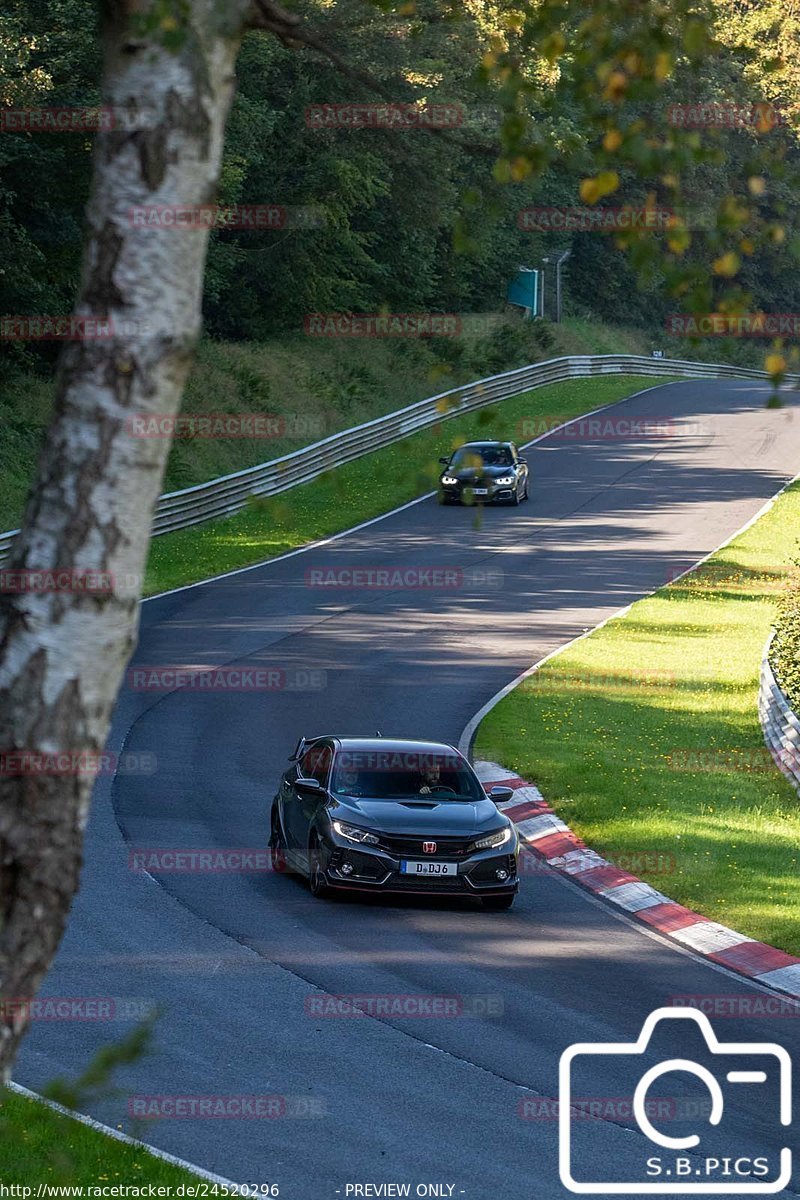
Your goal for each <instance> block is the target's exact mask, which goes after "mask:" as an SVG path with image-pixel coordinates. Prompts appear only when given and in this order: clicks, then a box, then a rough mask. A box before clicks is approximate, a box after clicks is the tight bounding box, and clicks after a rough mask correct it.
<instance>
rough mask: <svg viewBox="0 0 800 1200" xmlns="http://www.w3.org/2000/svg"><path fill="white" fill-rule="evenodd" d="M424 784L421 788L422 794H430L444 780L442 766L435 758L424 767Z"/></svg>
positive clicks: (420, 792)
mask: <svg viewBox="0 0 800 1200" xmlns="http://www.w3.org/2000/svg"><path fill="white" fill-rule="evenodd" d="M421 774H422V786H421V787H420V789H419V794H420V796H429V795H430V794H431V792H432V791H433V790H434V789H435V788H436V787H438V786H439V785H440V784H441V782H442V768H441V766H440V764H439V763H438V762H436V761H435V760H434V762H432V763H426V764H425V766H424V767H423V768H422V772H421Z"/></svg>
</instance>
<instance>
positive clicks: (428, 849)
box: [422, 842, 436, 854]
mask: <svg viewBox="0 0 800 1200" xmlns="http://www.w3.org/2000/svg"><path fill="white" fill-rule="evenodd" d="M422 849H423V851H424V853H425V854H435V853H436V842H423V843H422Z"/></svg>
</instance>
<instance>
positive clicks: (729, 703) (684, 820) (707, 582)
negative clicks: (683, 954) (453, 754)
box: [475, 485, 800, 954]
mask: <svg viewBox="0 0 800 1200" xmlns="http://www.w3.org/2000/svg"><path fill="white" fill-rule="evenodd" d="M798 537H800V485H794V486H793V487H792V488H790V489H789V490H788V491H786V492H785V493H784V494H783V495H782V496H781V497H780V498H779V499H778V500H777V502H776V503H775V504H774V505H773V507H772V508H771V509H770V511H769V512H767V513H766V514H765V515H764V516H763V517H762V518H761V519H760V520H759V521H758V522H757V523H756V524H755V525H753V526H751V528H750V529H748V530H747V531H746V532H745V533H743V534H742V535H740V537H738V538H737V539H736V540H735V541H734V542H733V543H731V544H730V545H729V546H727V547H726V548H724V549H723V550H721V551H720V552H719V553H718V554H716V555H714V556H713V558H712V559H710V560H709V561H708V562H707V563H706V564H704V565H703V566H702V567H700V568H699V569H698V570H697V571H695V572H693V573H692V574H691V575H689V576H687V577H686V578H684V579H683V580H680V581H678V582H676V583H674V584H671V585H670V586H668V587H665V588H662V589H661V590H660V591H658V592H657V593H656V594H655V595H654V596H652V597H650V598H648V599H645V600H641V601H639V602H638V603H636V604H634V605H633V607H632V608H631V610H630V611H629V612H628V613H627V614H626V615H625V616H622V617H619V618H617V619H615V620H613V621H611V622H610V623H609V624H608V625H606V626H604V627H603V628H602V629H600V630H598V631H597V632H596V633H594V634H591V635H590V636H589V637H587V638H584V639H583V640H582V641H580V642H577V643H576V644H575V645H573V646H571V647H570V648H569V649H567V650H565V651H564V652H563V653H561V654H559V655H558V656H557V657H556V658H554V659H552V660H551V661H550V662H549V663H548V664H547V665H546V666H544V667H543V668H542V669H541V670H540V671H539V672H535V673H534V674H533V675H532V676H531V677H530V678H529V679H528V680H527V681H526V682H525V683H524V684H523V685H522V686H520V687H519V688H517V689H516V691H515V692H513V693H512V694H511V695H509V696H508V697H507V698H506V699H505V700H503V701H502V702H501V703H500V704H499V705H498V706H497V707H496V708H495V709H494V710H493V711H492V712H491V713H490V714H489V715H488V716H487V718H486V719H485V720H484V721H483V723H482V724H481V726H480V729H479V731H478V738H477V743H476V747H475V756H476V757H480V756H481V749H482V747H483V748H484V752H486V751H488V748H489V747H491V748H492V751H493V756H494V757H497V755H498V753H499V754H500V755H502V758H501V761H502V762H503V763H504V765H506V766H508V767H511V768H512V769H513V770H515V771H518V772H519V773H520V774H521V775H523V776H525V777H526V778H528V779H531V780H534V781H535V782H536V783H537V784H538V785H539V787H540V788H541V789H542V791H543V793H544V795H545V797H546V798H547V800H548V802H549V803H550V804H551V805H552V806H553V808H554V809H555V810H556V811H557V812H558V814H559V815H560V816H561V817H562V818H563V819H564V820H565V821H566V822H567V823H568V824H569V825H570V826H571V828H572V829H573V830H575V832H576V833H578V834H579V835H580V836H581V837H583V838H584V839H585V840H586V842H587V843H588V844H589V845H590V846H591V847H592V848H593V849H596V850H598V851H600V852H601V853H603V854H604V855H605V856H606V857H607V858H609V859H611V860H612V861H617V862H619V863H620V865H628V864H631V863H634V864H642V865H640V866H639V869H637V866H636V865H633V866H631V867H630V869H631V870H632V871H633V873H634V874H638V875H641V876H642V877H643V878H646V879H647V880H648V882H649V883H651V884H652V885H653V886H654V887H656V888H657V889H658V890H659V891H662V892H664V893H665V894H666V895H668V896H669V897H670V898H671V899H673V900H677V901H679V902H680V903H682V904H686V905H688V906H689V907H690V908H693V909H695V910H697V911H698V912H701V913H703V914H705V915H706V916H708V917H712V918H714V919H715V920H718V921H721V922H723V923H724V924H726V925H730V926H732V927H733V928H734V929H736V930H738V931H740V932H741V933H743V934H747V935H749V936H751V937H753V938H756V939H758V940H762V941H765V942H768V943H770V944H772V945H774V946H778V947H780V948H781V949H783V950H786V951H788V952H790V953H793V954H800V922H799V921H798V915H800V798H798V796H797V794H796V793H795V792H794V791H793V789H792V788H791V787H790V785H789V784H788V782H787V781H786V780H785V779H784V777H783V776H782V775H781V773H780V772H779V771H778V770H777V768H776V767H775V766H774V764H773V763H772V761H771V759H770V757H769V754H768V751H767V749H766V747H765V745H764V741H763V738H762V735H761V727H760V724H759V720H758V712H757V707H756V698H757V691H758V673H759V664H760V660H761V655H762V651H763V649H764V644H765V642H766V639H767V637H768V635H769V631H770V627H771V623H772V621H773V619H774V614H775V609H776V601H777V598H778V593H779V590H780V588H781V586H782V584H783V580H784V578H785V576H786V573H787V571H788V569H789V567H790V563H791V560H792V558H793V557H795V556H796V554H797V543H798ZM644 855H652V856H655V857H653V858H651V859H649V860H647V859H646V858H643V856H644ZM650 864H653V865H655V866H656V870H654V871H652V870H651V871H648V870H647V869H645V868H646V867H647V866H648V865H650Z"/></svg>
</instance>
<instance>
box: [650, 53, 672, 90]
mask: <svg viewBox="0 0 800 1200" xmlns="http://www.w3.org/2000/svg"><path fill="white" fill-rule="evenodd" d="M671 74H672V55H671V54H670V53H669V51H667V50H662V51H661V53H660V54H657V55H656V61H655V63H654V65H653V75H654V76H655V79H656V82H657V83H663V82H664V80H665V79H666V78H667V77H668V76H669V75H671Z"/></svg>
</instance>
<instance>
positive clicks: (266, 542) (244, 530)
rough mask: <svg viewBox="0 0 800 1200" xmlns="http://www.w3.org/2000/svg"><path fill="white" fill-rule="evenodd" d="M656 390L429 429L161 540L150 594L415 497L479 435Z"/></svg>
mask: <svg viewBox="0 0 800 1200" xmlns="http://www.w3.org/2000/svg"><path fill="white" fill-rule="evenodd" d="M663 382H665V383H666V382H669V380H664V381H663ZM652 386H654V383H653V380H652V379H651V378H647V377H639V376H631V375H627V376H620V375H617V376H613V377H610V376H609V377H600V378H596V379H574V380H569V381H567V382H565V383H554V384H550V385H548V386H547V387H542V388H536V389H534V390H533V391H531V392H526V393H524V394H523V395H521V396H516V397H514V398H513V399H510V400H504V401H502V402H501V403H499V404H493V405H491V406H489V407H488V408H485V409H481V410H480V411H478V412H475V413H471V414H468V415H466V416H463V417H454V418H452V420H449V421H446V422H443V423H442V424H441V425H435V426H432V427H431V428H430V429H425V430H422V431H420V432H419V433H415V434H413V435H412V436H411V437H408V438H404V439H403V441H401V442H397V443H395V444H394V445H393V446H387V447H386V449H385V450H378V451H376V452H375V453H374V454H369V455H366V456H365V457H364V458H360V459H357V460H356V461H355V462H351V463H345V464H344V465H343V466H341V467H338V468H337V469H336V470H335V471H330V472H328V473H327V474H326V475H324V476H321V477H320V478H319V479H315V480H313V481H312V482H311V483H308V484H303V485H302V486H300V487H296V488H292V490H291V491H289V492H286V493H284V494H283V495H279V496H276V497H274V498H272V499H270V500H265V501H259V502H256V503H254V504H253V505H252V506H251V507H250V508H248V509H245V510H243V511H242V512H241V513H237V514H236V516H234V517H230V518H228V519H227V520H224V521H215V522H210V523H209V524H207V525H198V526H195V527H194V528H191V529H185V530H181V531H179V532H177V533H168V534H164V535H163V536H162V537H158V538H154V539H153V542H152V544H151V547H150V558H149V562H148V567H147V576H146V579H145V588H144V591H145V594H146V595H151V594H152V593H154V592H161V591H165V590H167V589H168V588H174V587H179V586H181V584H185V583H193V582H195V581H196V580H198V579H207V578H208V577H209V576H211V575H216V574H219V573H220V572H223V571H230V570H233V569H234V568H235V567H242V566H246V565H247V564H249V563H254V562H260V561H261V560H263V559H266V558H271V557H273V556H274V555H276V554H283V553H285V552H286V551H287V550H294V549H296V548H297V547H298V546H303V545H306V544H307V543H308V542H312V541H315V540H316V539H317V538H322V537H327V536H329V535H330V534H332V533H336V532H338V531H339V530H342V529H347V528H348V527H349V526H351V525H356V524H358V523H359V522H360V521H367V520H369V519H370V517H376V516H379V515H380V514H381V513H384V512H388V511H389V510H390V509H392V508H394V507H396V506H397V505H398V504H404V503H405V502H406V501H408V500H413V499H414V498H415V497H416V496H419V495H422V494H424V493H425V492H426V491H429V490H430V489H431V488H432V487H433V486H434V485H435V482H436V479H437V476H438V472H439V470H440V468H439V466H438V461H437V460H438V458H439V456H440V455H442V454H445V453H447V452H448V451H449V450H450V449H452V447H453V446H455V445H458V444H459V443H460V442H464V441H470V440H471V439H473V438H478V437H489V438H491V437H497V438H503V437H509V438H517V440H518V441H520V442H524V441H526V440H530V437H531V436H532V435H531V434H528V436H527V438H526V437H525V436H524V435H523V434H522V433H521V432H520V430H521V429H522V428H523V426H522V425H521V422H524V421H530V422H540V423H541V421H542V420H543V419H546V420H547V421H548V422H550V421H554V420H556V419H557V420H566V419H568V418H569V417H575V416H579V415H580V414H581V413H584V412H587V411H589V410H590V409H594V408H598V407H599V406H600V405H603V404H610V403H611V402H612V401H614V400H621V399H622V398H623V397H625V396H628V395H631V394H632V393H633V392H636V391H639V390H640V389H642V388H646V387H652ZM540 427H541V426H540V425H537V428H540ZM524 428H531V426H525V427H524Z"/></svg>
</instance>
